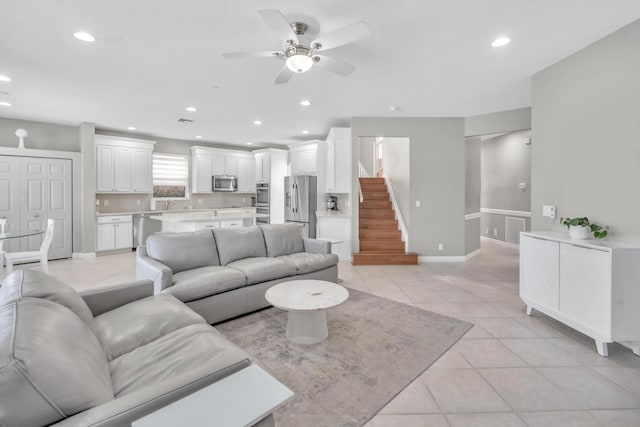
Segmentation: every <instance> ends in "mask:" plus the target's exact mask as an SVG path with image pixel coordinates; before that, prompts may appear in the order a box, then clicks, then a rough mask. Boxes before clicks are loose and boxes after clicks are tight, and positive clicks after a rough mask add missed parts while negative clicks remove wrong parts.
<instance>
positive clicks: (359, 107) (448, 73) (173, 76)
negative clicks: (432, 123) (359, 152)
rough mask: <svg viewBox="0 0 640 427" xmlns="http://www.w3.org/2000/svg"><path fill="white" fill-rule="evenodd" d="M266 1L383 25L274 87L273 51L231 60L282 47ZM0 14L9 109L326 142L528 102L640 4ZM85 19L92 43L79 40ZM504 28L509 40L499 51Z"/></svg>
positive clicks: (330, 3)
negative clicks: (409, 120)
mask: <svg viewBox="0 0 640 427" xmlns="http://www.w3.org/2000/svg"><path fill="white" fill-rule="evenodd" d="M261 8H277V9H280V10H281V11H282V13H283V14H284V15H285V16H286V17H287V18H289V19H290V20H291V21H294V20H298V21H299V20H302V21H304V22H306V23H307V24H309V25H310V27H311V31H310V33H312V32H313V33H321V34H322V33H326V32H329V31H332V30H334V29H337V28H339V27H341V26H343V25H346V24H349V23H352V22H355V21H359V20H364V21H365V22H367V23H368V24H369V25H370V27H371V31H372V34H371V35H370V36H369V37H367V38H366V39H363V40H360V41H357V42H355V43H353V44H350V45H347V46H344V47H340V48H336V49H334V50H331V51H329V52H327V54H329V55H331V56H334V57H336V58H339V59H342V60H345V61H347V62H350V63H352V64H353V65H355V66H356V71H355V72H354V73H353V74H352V75H350V76H349V77H340V76H337V75H333V74H329V73H326V72H324V71H323V70H319V69H312V70H310V71H309V72H307V73H305V74H300V75H295V76H293V78H292V80H291V81H290V82H289V83H288V84H286V85H279V86H276V85H274V84H273V80H274V79H275V77H276V75H277V73H278V72H279V70H280V68H281V67H282V62H281V61H279V60H278V59H275V58H267V59H250V60H225V59H222V58H221V54H222V53H224V52H230V51H244V50H278V49H281V48H282V47H283V43H282V42H281V41H279V40H278V38H277V37H276V36H274V35H273V34H272V33H271V32H270V30H269V29H268V28H267V26H266V25H265V24H264V23H263V22H262V20H261V19H260V17H259V15H258V14H257V13H256V10H257V9H261ZM1 13H2V16H3V19H2V25H0V74H6V75H9V76H10V77H11V78H12V79H13V81H12V82H11V83H1V82H0V92H3V93H0V101H8V102H11V103H12V104H13V106H12V107H0V116H3V117H10V118H20V119H28V120H37V121H44V122H53V123H61V124H70V125H77V124H79V123H80V122H93V123H96V125H97V127H98V128H102V129H113V130H120V131H126V128H127V127H128V126H135V127H136V128H137V129H138V130H137V132H138V133H140V134H144V135H152V136H162V137H168V138H178V139H187V140H195V138H194V137H195V135H203V136H204V139H203V141H209V142H222V143H229V144H239V145H244V144H245V143H246V142H247V141H253V142H254V146H260V143H271V144H274V143H275V144H285V143H291V142H295V141H299V140H305V139H311V138H314V137H321V138H323V137H324V136H325V135H326V133H327V131H328V129H329V127H331V126H336V125H346V126H348V125H349V121H350V118H351V117H353V116H394V115H397V116H469V115H475V114H481V113H488V112H494V111H501V110H507V109H512V108H518V107H523V106H528V105H530V103H531V94H530V76H531V75H532V74H534V73H536V72H537V71H539V70H541V69H543V68H544V67H546V66H548V65H551V64H553V63H554V62H556V61H558V60H559V59H561V58H564V57H566V56H568V55H570V54H571V53H573V52H575V51H577V50H579V49H581V48H583V47H585V46H587V45H588V44H590V43H592V42H594V41H596V40H598V39H600V38H602V37H603V36H605V35H607V34H610V33H611V32H613V31H615V30H617V29H619V28H620V27H622V26H624V25H626V24H628V23H630V22H632V21H634V20H636V19H638V18H640V1H638V0H537V1H531V0H395V1H391V0H348V1H346V0H322V1H320V0H316V1H310V0H307V1H300V0H298V1H295V0H281V1H280V0H273V1H266V0H260V1H259V0H253V1H249V0H188V1H185V0H182V1H180V0H163V1H159V0H133V1H132V0H109V1H99V0H59V1H50V0H39V1H35V0H3V1H2V7H1ZM79 30H84V31H88V32H90V33H92V34H93V35H94V36H95V37H96V38H97V39H98V40H97V42H96V43H93V44H87V43H83V42H80V41H78V40H76V39H74V38H73V37H72V36H71V34H72V33H73V32H75V31H79ZM311 35H312V36H313V34H311ZM501 35H508V36H510V37H511V38H512V39H513V42H512V43H511V44H510V45H508V46H507V47H505V48H501V49H496V48H492V47H491V46H490V45H489V44H490V42H491V41H492V40H493V39H495V38H496V37H498V36H501ZM5 92H8V94H7V93H5ZM303 98H304V99H310V100H311V101H312V102H313V105H312V106H311V107H307V108H304V107H301V106H300V105H299V101H300V100H301V99H303ZM190 105H193V106H196V107H197V108H198V111H197V112H196V113H188V112H186V111H185V108H186V107H187V106H190ZM392 105H395V106H399V107H400V111H398V112H390V111H389V107H390V106H392ZM180 117H184V118H190V119H193V120H194V121H195V122H194V123H193V124H191V125H182V124H178V123H176V120H177V119H178V118H180ZM255 119H260V120H262V122H263V124H262V125H261V126H255V125H253V124H252V122H253V120H255ZM303 129H308V130H309V131H310V134H309V135H302V134H301V131H302V130H303Z"/></svg>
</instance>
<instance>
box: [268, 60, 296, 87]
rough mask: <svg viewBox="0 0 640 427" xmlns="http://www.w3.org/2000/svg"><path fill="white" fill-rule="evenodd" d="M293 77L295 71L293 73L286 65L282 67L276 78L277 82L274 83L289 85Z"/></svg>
mask: <svg viewBox="0 0 640 427" xmlns="http://www.w3.org/2000/svg"><path fill="white" fill-rule="evenodd" d="M292 76H293V71H291V70H290V69H289V67H287V66H286V65H285V66H284V67H282V70H280V73H279V74H278V77H276V80H275V81H274V82H273V83H274V84H277V85H281V84H284V83H287V82H288V81H289V80H290V79H291V77H292Z"/></svg>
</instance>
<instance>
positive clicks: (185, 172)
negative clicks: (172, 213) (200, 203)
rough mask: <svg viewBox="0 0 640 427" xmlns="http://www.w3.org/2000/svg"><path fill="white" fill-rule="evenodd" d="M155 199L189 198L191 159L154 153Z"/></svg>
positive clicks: (178, 155)
mask: <svg viewBox="0 0 640 427" xmlns="http://www.w3.org/2000/svg"><path fill="white" fill-rule="evenodd" d="M153 197H155V198H159V199H188V198H189V157H188V156H182V155H180V154H166V153H153Z"/></svg>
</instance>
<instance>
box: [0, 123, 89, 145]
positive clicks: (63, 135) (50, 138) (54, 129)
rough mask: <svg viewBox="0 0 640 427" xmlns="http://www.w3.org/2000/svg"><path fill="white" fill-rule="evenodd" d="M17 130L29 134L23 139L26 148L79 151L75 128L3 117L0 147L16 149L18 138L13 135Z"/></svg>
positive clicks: (76, 128)
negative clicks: (22, 130) (24, 130)
mask: <svg viewBox="0 0 640 427" xmlns="http://www.w3.org/2000/svg"><path fill="white" fill-rule="evenodd" d="M17 129H26V131H27V132H28V133H29V136H27V137H26V138H25V139H24V146H25V147H26V148H36V149H39V150H56V151H72V152H79V151H80V139H79V135H78V127H77V126H63V125H56V124H52V123H40V122H33V121H29V120H18V119H7V118H3V117H0V146H2V147H17V146H18V137H17V136H16V135H15V134H16V130H17Z"/></svg>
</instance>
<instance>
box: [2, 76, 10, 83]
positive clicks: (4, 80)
mask: <svg viewBox="0 0 640 427" xmlns="http://www.w3.org/2000/svg"><path fill="white" fill-rule="evenodd" d="M10 81H11V78H10V77H9V76H5V75H3V74H0V82H7V83H8V82H10Z"/></svg>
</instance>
